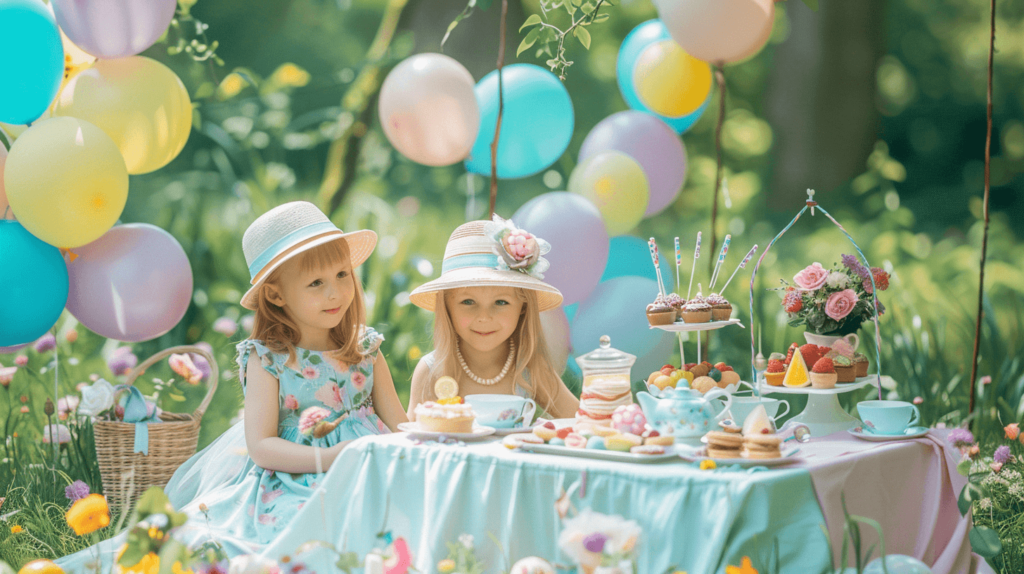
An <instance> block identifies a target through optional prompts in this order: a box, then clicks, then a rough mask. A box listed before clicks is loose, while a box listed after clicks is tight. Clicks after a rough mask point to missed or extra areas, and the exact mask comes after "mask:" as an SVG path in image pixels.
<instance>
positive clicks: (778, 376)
mask: <svg viewBox="0 0 1024 574" xmlns="http://www.w3.org/2000/svg"><path fill="white" fill-rule="evenodd" d="M785 378H786V366H785V365H783V364H782V361H781V360H779V359H771V360H770V361H768V370H767V371H765V373H764V380H765V381H767V383H768V384H769V385H771V386H773V387H781V386H782V380H783V379H785Z"/></svg>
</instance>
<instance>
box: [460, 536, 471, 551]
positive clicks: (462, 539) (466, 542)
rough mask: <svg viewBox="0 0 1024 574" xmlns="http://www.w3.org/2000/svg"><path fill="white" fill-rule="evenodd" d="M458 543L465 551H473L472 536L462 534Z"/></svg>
mask: <svg viewBox="0 0 1024 574" xmlns="http://www.w3.org/2000/svg"><path fill="white" fill-rule="evenodd" d="M459 543H460V544H462V545H463V546H465V547H466V550H472V549H473V535H472V534H463V535H462V536H459Z"/></svg>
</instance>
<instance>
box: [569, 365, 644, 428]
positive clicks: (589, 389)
mask: <svg viewBox="0 0 1024 574" xmlns="http://www.w3.org/2000/svg"><path fill="white" fill-rule="evenodd" d="M583 383H584V384H583V393H582V394H581V395H580V409H579V410H578V411H576V422H592V423H596V424H600V425H604V426H610V425H611V424H612V413H614V412H615V409H616V408H618V407H620V406H623V405H630V404H633V395H632V393H631V392H630V384H629V379H628V378H627V377H625V376H622V375H608V376H601V375H592V376H589V377H587V378H586V379H585V380H584V381H583Z"/></svg>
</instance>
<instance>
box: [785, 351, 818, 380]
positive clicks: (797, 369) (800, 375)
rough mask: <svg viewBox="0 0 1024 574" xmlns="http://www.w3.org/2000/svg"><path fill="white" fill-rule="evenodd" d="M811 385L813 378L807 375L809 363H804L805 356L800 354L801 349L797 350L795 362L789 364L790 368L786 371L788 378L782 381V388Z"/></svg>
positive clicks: (794, 356)
mask: <svg viewBox="0 0 1024 574" xmlns="http://www.w3.org/2000/svg"><path fill="white" fill-rule="evenodd" d="M809 384H811V378H810V376H808V373H807V363H805V362H804V356H803V354H801V353H800V349H796V350H795V352H794V353H793V360H792V361H790V362H789V368H787V369H786V378H784V379H782V386H784V387H794V388H796V387H806V386H807V385H809Z"/></svg>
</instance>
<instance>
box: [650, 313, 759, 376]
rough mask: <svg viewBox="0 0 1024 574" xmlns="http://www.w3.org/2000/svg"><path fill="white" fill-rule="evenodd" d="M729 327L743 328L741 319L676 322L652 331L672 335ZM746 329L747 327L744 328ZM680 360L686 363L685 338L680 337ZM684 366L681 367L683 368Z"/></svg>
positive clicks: (698, 353)
mask: <svg viewBox="0 0 1024 574" xmlns="http://www.w3.org/2000/svg"><path fill="white" fill-rule="evenodd" d="M729 325H739V326H740V327H743V323H740V320H739V319H729V320H728V321H708V322H707V323H684V322H683V321H676V322H675V323H669V324H668V325H651V329H661V330H662V331H668V332H670V333H687V332H690V331H714V330H715V329H721V328H722V327H728V326H729ZM743 328H744V329H746V327H743ZM700 345H701V342H700V335H699V334H698V335H697V362H700V355H701V352H700ZM679 360H680V361H682V362H683V363H686V355H685V354H683V338H682V336H679ZM681 366H682V365H680V367H681Z"/></svg>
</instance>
